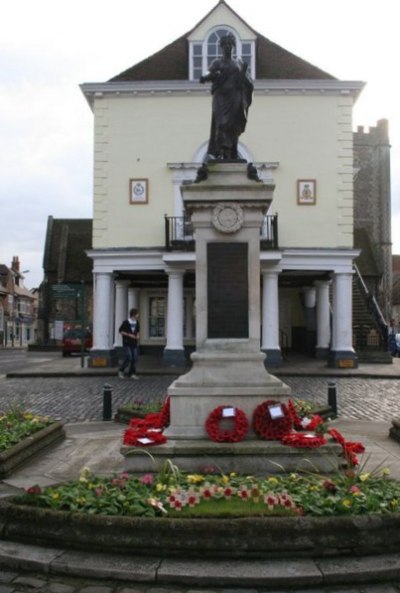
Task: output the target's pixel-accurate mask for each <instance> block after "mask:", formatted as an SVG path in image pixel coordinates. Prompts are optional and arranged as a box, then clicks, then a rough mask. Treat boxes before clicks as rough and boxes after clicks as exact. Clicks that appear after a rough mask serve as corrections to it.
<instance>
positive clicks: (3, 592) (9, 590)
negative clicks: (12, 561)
mask: <svg viewBox="0 0 400 593" xmlns="http://www.w3.org/2000/svg"><path fill="white" fill-rule="evenodd" d="M14 592H15V588H14V587H13V586H12V585H2V584H1V583H0V593H14Z"/></svg>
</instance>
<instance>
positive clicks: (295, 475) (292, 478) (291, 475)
mask: <svg viewBox="0 0 400 593" xmlns="http://www.w3.org/2000/svg"><path fill="white" fill-rule="evenodd" d="M289 477H290V479H291V480H293V481H294V480H297V474H290V476H289Z"/></svg>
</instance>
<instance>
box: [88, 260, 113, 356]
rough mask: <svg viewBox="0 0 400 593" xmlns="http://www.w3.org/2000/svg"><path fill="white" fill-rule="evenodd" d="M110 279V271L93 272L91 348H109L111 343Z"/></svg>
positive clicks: (111, 277)
mask: <svg viewBox="0 0 400 593" xmlns="http://www.w3.org/2000/svg"><path fill="white" fill-rule="evenodd" d="M112 280H113V276H112V273H111V272H107V273H98V272H97V273H95V274H94V294H93V338H94V341H93V350H109V349H110V348H111V343H112V338H111V336H112V334H111V327H112V317H113V313H114V310H113V307H112V298H111V290H112Z"/></svg>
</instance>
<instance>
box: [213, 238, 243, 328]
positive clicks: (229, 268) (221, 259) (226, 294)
mask: <svg viewBox="0 0 400 593" xmlns="http://www.w3.org/2000/svg"><path fill="white" fill-rule="evenodd" d="M247 268H248V245H247V243H239V242H235V243H226V242H220V243H208V245H207V298H208V325H207V331H208V334H207V335H208V337H209V338H248V337H249V287H248V270H247Z"/></svg>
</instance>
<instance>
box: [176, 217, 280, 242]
mask: <svg viewBox="0 0 400 593" xmlns="http://www.w3.org/2000/svg"><path fill="white" fill-rule="evenodd" d="M194 247H195V236H194V230H193V225H192V223H191V222H190V220H189V219H188V218H186V217H185V216H167V215H165V249H166V250H167V251H175V250H179V251H194ZM260 249H262V250H268V249H278V215H277V214H267V215H266V216H265V218H264V221H263V223H262V225H261V228H260Z"/></svg>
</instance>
